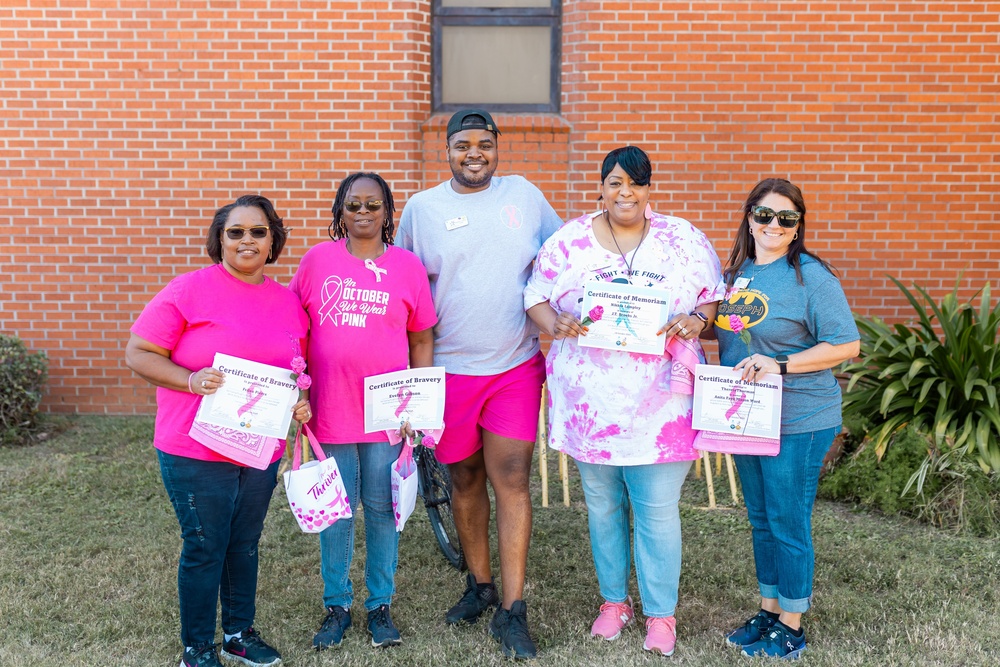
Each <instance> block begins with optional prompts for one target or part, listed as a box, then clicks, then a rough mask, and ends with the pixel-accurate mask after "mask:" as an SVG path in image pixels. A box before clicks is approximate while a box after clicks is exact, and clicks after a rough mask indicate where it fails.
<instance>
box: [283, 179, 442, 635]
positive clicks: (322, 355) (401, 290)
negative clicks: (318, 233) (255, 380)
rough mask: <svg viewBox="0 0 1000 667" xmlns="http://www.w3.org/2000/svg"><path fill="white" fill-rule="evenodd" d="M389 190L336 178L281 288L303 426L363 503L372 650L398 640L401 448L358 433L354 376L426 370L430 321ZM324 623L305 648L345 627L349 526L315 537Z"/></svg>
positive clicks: (421, 277) (423, 277)
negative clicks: (293, 331) (305, 334)
mask: <svg viewBox="0 0 1000 667" xmlns="http://www.w3.org/2000/svg"><path fill="white" fill-rule="evenodd" d="M393 211H394V206H393V200H392V193H391V192H390V190H389V186H388V185H387V184H386V182H385V181H384V180H383V179H382V178H381V177H380V176H379V175H378V174H372V173H357V174H351V175H350V176H348V177H347V178H345V179H344V180H343V182H342V183H341V184H340V187H339V188H338V190H337V197H336V199H335V201H334V203H333V222H332V223H331V224H330V231H329V233H330V238H331V239H332V240H331V241H327V242H324V243H321V244H319V245H318V246H316V247H314V248H312V249H311V250H310V251H309V252H307V253H306V254H305V257H303V258H302V263H301V264H300V265H299V269H298V271H297V272H296V273H295V277H294V278H293V279H292V282H291V285H289V287H290V288H291V290H292V291H293V292H295V293H296V294H297V295H298V296H299V298H300V299H301V301H302V306H303V307H304V308H305V309H306V312H308V313H309V320H310V333H309V365H310V366H309V368H310V371H309V373H310V375H311V376H312V379H313V384H312V387H311V388H310V390H309V391H310V393H309V398H310V400H311V401H312V404H313V405H315V406H316V417H315V418H314V419H313V420H312V422H311V423H310V425H311V426H312V427H313V430H314V431H315V432H316V437H317V438H319V441H320V442H321V443H323V449H324V451H325V452H326V454H327V456H332V457H333V458H334V459H336V461H337V466H338V467H339V468H340V473H341V476H342V477H343V480H344V484H345V485H346V486H347V496H348V498H350V501H351V510H352V512H355V511H356V510H357V507H358V501H359V500H360V501H361V503H360V504H361V505H362V506H364V512H365V537H366V542H365V543H366V546H367V562H366V564H365V584H366V586H367V588H368V598H367V599H366V600H365V609H366V610H367V612H368V616H367V624H368V631H369V632H370V633H371V641H372V645H373V646H391V645H394V644H399V643H400V641H401V639H400V636H399V632H398V631H397V630H396V628H395V626H394V625H393V623H392V619H391V617H390V616H389V605H390V604H391V602H392V596H393V594H394V593H395V582H394V577H395V573H396V560H397V558H396V552H397V547H398V545H399V533H397V532H396V522H395V517H394V516H393V509H392V493H391V489H390V471H391V467H392V464H393V463H394V462H395V461H396V459H397V458H399V453H400V449H401V445H399V444H396V445H392V444H390V443H389V442H388V437H387V434H386V432H385V431H379V432H376V433H366V432H365V423H364V379H365V378H366V377H368V376H371V375H378V374H380V373H389V372H392V371H399V370H404V369H406V368H407V366H409V367H411V368H420V367H426V366H431V365H432V363H433V358H434V354H433V352H434V338H433V334H432V329H431V328H432V327H433V326H434V325H435V324H436V323H437V315H435V313H434V304H433V302H432V301H431V291H430V284H429V283H428V280H427V271H426V270H425V269H424V266H423V264H421V263H420V260H419V259H417V256H416V255H414V254H413V253H411V252H409V251H407V250H403V249H402V248H397V247H396V246H394V245H393V223H392V214H393ZM319 541H320V556H321V571H322V574H323V606H324V607H325V608H326V617H325V618H324V619H323V622H322V625H321V627H320V629H319V631H318V632H317V633H316V635H315V636H314V637H313V645H314V646H315V647H316V648H318V649H324V648H328V647H330V646H336V645H338V644H340V642H341V641H342V639H343V636H344V632H345V631H346V630H347V629H348V628H349V627H350V626H351V615H350V607H351V603H352V602H353V599H354V593H353V587H352V584H351V580H350V577H349V571H350V566H351V559H352V557H353V554H354V518H353V517H352V518H350V519H341V520H339V521H337V522H336V523H334V524H333V525H332V526H330V527H328V528H326V529H325V530H324V531H323V532H322V533H320V536H319Z"/></svg>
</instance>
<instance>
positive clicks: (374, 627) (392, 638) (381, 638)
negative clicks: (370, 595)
mask: <svg viewBox="0 0 1000 667" xmlns="http://www.w3.org/2000/svg"><path fill="white" fill-rule="evenodd" d="M368 632H370V633H371V635H372V646H374V647H375V648H379V647H381V646H399V645H400V644H402V643H403V640H402V639H401V638H400V636H399V630H397V629H396V626H395V625H393V624H392V617H391V616H389V605H387V604H384V605H382V606H381V607H379V608H377V609H372V610H371V611H370V612H368Z"/></svg>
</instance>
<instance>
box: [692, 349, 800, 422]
mask: <svg viewBox="0 0 1000 667" xmlns="http://www.w3.org/2000/svg"><path fill="white" fill-rule="evenodd" d="M741 376H742V372H741V371H734V370H733V369H732V368H730V367H729V366H709V365H707V364H698V365H697V366H695V371H694V406H693V408H692V415H691V417H692V418H691V427H692V428H694V429H695V430H697V431H713V432H715V433H730V434H733V435H750V436H756V437H760V438H780V437H781V380H782V378H781V376H780V375H771V374H768V375H764V376H762V377H761V378H760V379H759V380H758V381H757V382H744V381H743V380H742V379H741Z"/></svg>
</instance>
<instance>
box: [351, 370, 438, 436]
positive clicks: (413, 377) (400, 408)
mask: <svg viewBox="0 0 1000 667" xmlns="http://www.w3.org/2000/svg"><path fill="white" fill-rule="evenodd" d="M405 422H410V426H411V427H413V429H414V430H417V429H431V428H434V429H438V428H442V427H443V426H444V366H431V367H430V368H411V369H409V370H405V371H396V372H394V373H382V374H381V375H372V376H371V377H366V378H365V433H375V432H376V431H392V430H396V429H398V428H399V427H400V426H402V425H403V424H404V423H405Z"/></svg>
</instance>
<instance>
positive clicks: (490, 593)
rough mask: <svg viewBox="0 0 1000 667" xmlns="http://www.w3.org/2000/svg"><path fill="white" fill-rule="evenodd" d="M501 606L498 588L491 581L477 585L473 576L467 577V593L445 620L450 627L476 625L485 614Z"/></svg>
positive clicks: (446, 615) (449, 611) (450, 610)
mask: <svg viewBox="0 0 1000 667" xmlns="http://www.w3.org/2000/svg"><path fill="white" fill-rule="evenodd" d="M498 604H500V596H499V595H497V587H496V585H495V584H494V583H493V580H492V579H490V583H488V584H477V583H476V578H475V577H474V576H472V574H471V573H470V574H468V575H466V577H465V593H463V594H462V599H461V600H459V601H458V604H456V605H455V606H454V607H452V608H451V609H449V610H448V613H447V614H445V616H444V620H445V622H447V623H448V624H450V625H456V624H458V623H475V622H476V621H478V620H479V617H480V616H482V615H483V612H484V611H486V610H487V609H489V608H490V607H495V606H496V605H498Z"/></svg>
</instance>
